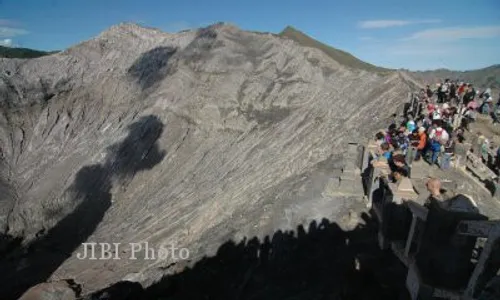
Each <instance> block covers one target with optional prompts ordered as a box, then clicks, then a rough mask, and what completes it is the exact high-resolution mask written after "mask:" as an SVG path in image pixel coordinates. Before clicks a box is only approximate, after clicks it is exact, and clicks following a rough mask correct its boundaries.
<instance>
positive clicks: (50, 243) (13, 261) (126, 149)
mask: <svg viewBox="0 0 500 300" xmlns="http://www.w3.org/2000/svg"><path fill="white" fill-rule="evenodd" d="M163 127H164V125H163V123H162V122H161V121H160V119H159V118H158V117H156V116H152V115H150V116H145V117H142V118H141V119H139V120H138V121H137V122H135V123H133V124H131V125H130V126H129V128H128V129H129V133H128V135H127V137H126V138H125V139H124V140H123V141H122V142H121V143H118V144H116V145H113V146H111V147H110V148H109V149H108V156H107V158H106V161H105V162H104V163H103V164H95V165H91V166H86V167H84V168H82V169H81V170H80V171H79V172H78V173H77V174H76V177H75V180H74V182H73V184H72V185H71V187H70V188H69V189H68V190H67V195H68V197H70V198H71V199H75V201H76V200H79V204H77V206H76V208H75V209H74V210H73V211H72V212H71V213H70V214H68V215H66V216H65V217H63V218H62V219H61V220H60V221H59V222H58V223H57V224H56V225H55V226H54V227H53V228H51V229H50V230H49V231H48V232H47V233H46V234H44V235H42V236H40V237H39V238H38V239H37V240H35V241H33V242H31V243H29V244H28V245H26V246H25V247H22V248H18V249H16V250H15V251H14V252H13V253H9V254H8V255H7V256H6V257H4V258H3V259H2V260H1V261H0V269H1V270H2V272H1V274H0V281H1V282H2V288H1V289H0V299H17V298H18V297H19V296H20V294H21V293H23V292H24V291H25V290H26V289H28V288H30V287H31V286H33V285H35V284H37V283H39V282H43V281H45V280H47V279H48V278H49V277H50V275H51V274H52V273H53V272H54V271H55V270H56V269H57V268H58V267H59V266H60V265H61V264H62V263H63V262H64V261H65V260H66V259H68V258H69V257H70V256H71V255H72V253H73V251H74V250H75V249H77V248H78V247H79V246H80V245H81V243H83V242H85V241H86V240H87V238H88V237H89V236H90V235H91V234H92V233H93V232H94V230H95V229H96V228H97V226H98V225H99V223H100V222H101V220H102V219H103V217H104V215H105V213H106V211H107V210H108V209H109V208H110V206H111V198H112V195H111V188H112V183H113V180H122V179H124V178H127V177H131V176H133V175H134V174H135V173H136V172H139V171H144V170H149V169H151V168H152V167H154V166H155V165H156V164H158V163H159V162H161V160H162V159H163V158H164V157H165V155H166V152H164V151H161V150H159V147H158V144H157V140H158V138H159V137H160V135H161V133H162V132H163Z"/></svg>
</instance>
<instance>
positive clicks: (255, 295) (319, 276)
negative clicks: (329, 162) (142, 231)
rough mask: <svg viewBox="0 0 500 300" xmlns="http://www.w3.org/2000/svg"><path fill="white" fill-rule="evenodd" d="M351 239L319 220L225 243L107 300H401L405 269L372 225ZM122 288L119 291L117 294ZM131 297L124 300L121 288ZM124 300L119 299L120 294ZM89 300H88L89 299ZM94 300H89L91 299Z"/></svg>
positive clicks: (113, 293) (362, 227)
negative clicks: (381, 246) (180, 268)
mask: <svg viewBox="0 0 500 300" xmlns="http://www.w3.org/2000/svg"><path fill="white" fill-rule="evenodd" d="M362 217H363V219H364V223H365V224H359V225H358V226H357V227H356V228H355V229H354V230H352V231H344V230H342V229H341V228H340V227H339V226H338V225H337V224H336V223H332V222H330V221H329V220H327V219H322V220H321V222H320V223H319V224H318V223H317V222H316V221H313V222H311V223H310V224H309V227H308V229H306V228H305V227H304V226H302V225H300V226H298V227H297V230H296V231H295V232H294V231H281V230H277V231H276V232H274V234H273V235H272V236H266V237H265V238H263V239H262V240H259V239H258V238H257V237H253V238H249V239H244V240H243V241H241V242H234V241H228V242H226V243H224V244H223V245H221V246H220V247H219V249H218V251H217V253H216V255H215V256H213V257H204V258H203V259H201V260H200V261H198V262H197V263H196V264H195V265H194V266H193V267H192V268H187V269H185V270H183V271H181V272H180V273H178V274H174V275H170V276H166V277H164V278H163V279H161V280H160V281H159V282H157V283H155V284H153V285H152V286H150V287H149V288H147V289H144V290H143V289H142V288H141V287H140V286H139V285H138V284H137V283H133V282H120V283H117V284H116V285H113V286H111V287H109V288H107V289H105V290H102V291H99V292H96V293H94V294H93V295H92V297H94V298H96V299H98V297H99V296H102V295H104V294H107V295H108V296H109V298H107V299H164V298H169V299H170V298H171V299H384V300H390V299H399V298H398V296H399V293H400V290H399V288H400V287H402V286H403V281H404V278H403V280H402V279H401V274H403V273H402V270H401V268H402V265H401V264H400V263H399V261H397V260H396V259H395V258H394V257H393V256H390V255H387V253H386V252H384V251H381V250H380V249H379V247H378V245H377V242H376V241H377V228H376V223H374V222H373V220H372V218H371V217H369V216H368V215H367V214H363V216H362ZM118 287H119V288H118ZM125 287H127V288H128V291H129V293H128V294H127V295H123V290H124V288H125ZM120 293H121V294H120ZM90 298H91V297H89V299H90ZM94 298H92V299H94Z"/></svg>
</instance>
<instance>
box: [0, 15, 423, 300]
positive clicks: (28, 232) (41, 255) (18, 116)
mask: <svg viewBox="0 0 500 300" xmlns="http://www.w3.org/2000/svg"><path fill="white" fill-rule="evenodd" d="M0 70H3V71H2V72H0V101H1V102H0V107H1V109H0V112H1V114H0V144H1V145H3V152H4V155H5V164H6V165H8V166H9V170H10V172H5V174H4V173H0V175H1V176H3V177H5V178H1V179H5V180H2V182H5V183H6V185H7V186H6V187H5V188H4V189H5V190H9V191H11V192H9V193H8V194H7V195H4V194H2V195H0V196H1V197H2V199H0V200H1V201H2V203H4V205H3V207H4V208H2V211H1V212H3V215H1V216H0V228H2V229H3V230H4V232H3V233H4V234H5V235H8V236H9V237H13V238H15V237H17V238H21V239H23V245H26V247H27V248H28V249H29V251H28V250H25V249H18V250H16V251H13V252H12V253H10V254H9V255H7V256H5V257H9V259H3V260H1V261H0V268H2V270H4V272H2V274H4V275H0V276H1V278H0V280H1V282H2V285H3V286H8V287H9V289H10V290H2V291H0V293H3V294H1V295H0V298H2V299H9V296H13V295H17V294H16V293H19V291H22V290H24V289H25V288H27V287H29V286H30V285H33V284H35V283H38V282H40V281H45V280H47V279H48V278H75V280H77V281H78V282H81V283H84V288H85V292H89V291H93V290H96V289H99V288H102V287H104V286H106V285H108V284H111V283H114V282H116V281H119V280H121V279H122V278H124V277H125V276H129V275H130V274H136V275H134V276H136V277H137V276H139V275H137V274H140V276H139V278H141V279H140V281H141V283H142V284H144V285H149V284H151V283H152V282H153V281H154V280H157V279H159V278H160V277H162V276H163V275H165V274H168V273H171V272H174V271H176V270H177V271H178V270H181V269H182V268H183V267H185V266H186V265H189V264H192V263H194V262H196V261H198V260H199V259H200V258H201V257H203V256H205V255H213V254H214V253H215V252H216V251H217V248H218V246H219V245H221V244H223V243H224V242H226V241H228V240H234V241H237V242H239V241H241V240H243V239H244V238H245V237H251V236H258V237H261V238H262V237H264V236H265V235H267V234H271V233H273V232H275V231H276V230H281V229H283V230H286V229H295V227H296V226H298V224H306V223H309V222H310V221H311V220H321V219H322V218H327V219H330V220H335V221H339V224H340V223H341V222H340V220H342V219H343V217H344V216H345V215H346V214H348V211H349V209H350V208H351V207H352V205H355V203H358V202H357V201H355V200H353V196H352V195H349V194H347V195H346V194H345V193H341V192H340V191H338V182H339V180H338V176H339V174H340V172H341V169H342V168H343V155H344V153H345V152H346V150H345V148H346V145H347V143H348V142H353V141H359V142H363V141H364V140H365V139H366V138H367V137H368V136H370V135H372V134H373V132H374V131H376V130H378V129H379V128H383V127H384V126H385V125H386V123H387V121H388V120H389V119H390V116H391V114H392V113H395V112H396V111H398V110H399V109H400V108H401V106H402V105H403V101H402V99H406V97H407V96H408V93H409V92H410V91H412V89H413V87H412V86H411V85H410V83H408V82H409V81H408V80H406V79H405V78H404V76H401V74H399V73H393V74H392V75H390V76H380V75H379V74H376V73H370V72H366V71H360V70H357V69H351V68H346V67H345V66H344V65H343V64H341V63H337V62H336V61H335V60H332V59H331V57H328V56H327V55H326V54H325V53H323V52H322V51H320V50H318V49H314V48H308V47H301V46H300V45H299V44H297V43H295V42H293V41H291V40H287V39H283V38H280V37H277V36H275V35H272V34H262V33H252V32H246V31H242V30H239V29H238V28H235V27H232V26H226V25H216V26H211V27H208V28H203V29H200V30H193V31H187V32H182V33H178V34H167V33H163V32H160V31H157V30H151V29H146V28H143V27H140V26H137V25H133V24H122V25H119V26H114V27H112V28H111V29H109V30H108V31H106V32H103V33H102V34H101V35H99V36H98V37H96V38H94V39H92V40H89V41H87V42H84V43H82V44H79V45H77V46H75V47H72V48H70V49H68V50H66V51H63V52H60V53H57V54H54V55H50V56H45V57H41V58H39V59H36V60H28V61H21V60H14V59H13V60H10V59H0ZM373 116H375V117H373ZM332 178H333V179H332ZM335 182H336V183H337V186H335V185H333V187H332V188H328V189H327V186H330V185H331V184H334V183H335ZM325 190H328V191H329V192H325ZM354 198H355V197H354ZM6 211H7V213H5V212H6ZM0 237H1V236H0ZM0 241H1V240H0ZM84 242H113V243H121V244H122V245H127V244H128V243H131V242H148V243H149V245H150V247H159V246H160V245H164V244H168V243H175V244H176V246H177V247H185V248H188V249H189V251H190V261H189V262H174V263H173V265H172V261H161V260H147V259H145V258H144V257H140V258H139V259H137V260H131V259H122V260H119V261H107V262H103V261H100V260H80V259H78V258H77V256H76V254H77V253H82V252H83V246H82V243H84ZM28 245H29V246H28ZM0 246H1V245H0ZM0 248H1V247H0ZM123 251H125V252H120V253H122V254H124V253H128V254H130V249H123ZM127 251H128V252H127ZM26 253H28V254H26ZM21 262H22V264H21ZM20 264H21V265H22V266H27V267H19V266H20ZM172 266H174V267H172Z"/></svg>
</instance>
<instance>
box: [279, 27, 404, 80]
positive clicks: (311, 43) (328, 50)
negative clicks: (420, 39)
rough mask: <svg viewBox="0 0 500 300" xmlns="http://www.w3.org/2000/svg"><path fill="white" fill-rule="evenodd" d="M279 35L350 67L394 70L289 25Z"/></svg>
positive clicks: (382, 70)
mask: <svg viewBox="0 0 500 300" xmlns="http://www.w3.org/2000/svg"><path fill="white" fill-rule="evenodd" d="M279 35H280V36H282V37H286V38H289V39H291V40H294V41H295V42H297V43H299V44H300V45H302V46H306V47H311V48H316V49H319V50H321V51H323V52H324V53H325V54H326V55H328V56H329V57H331V58H332V59H334V60H335V61H337V62H338V63H340V64H342V65H345V66H347V67H350V68H354V69H361V70H366V71H371V72H380V73H387V72H391V71H394V70H392V69H387V68H382V67H378V66H375V65H372V64H369V63H367V62H364V61H362V60H360V59H358V58H357V57H355V56H353V55H352V54H349V53H347V52H345V51H342V50H339V49H336V48H333V47H330V46H328V45H326V44H323V43H321V42H319V41H317V40H315V39H313V38H311V37H309V36H307V35H306V34H304V33H302V32H300V31H299V30H297V29H295V28H293V27H291V26H287V27H286V28H285V29H284V30H283V31H282V32H280V33H279Z"/></svg>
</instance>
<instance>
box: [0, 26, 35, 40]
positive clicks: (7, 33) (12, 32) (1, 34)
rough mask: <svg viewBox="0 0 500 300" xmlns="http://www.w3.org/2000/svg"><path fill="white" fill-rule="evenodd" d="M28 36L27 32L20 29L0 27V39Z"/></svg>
mask: <svg viewBox="0 0 500 300" xmlns="http://www.w3.org/2000/svg"><path fill="white" fill-rule="evenodd" d="M23 34H28V31H27V30H24V29H21V28H12V27H1V26H0V38H9V37H15V36H18V35H23Z"/></svg>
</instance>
